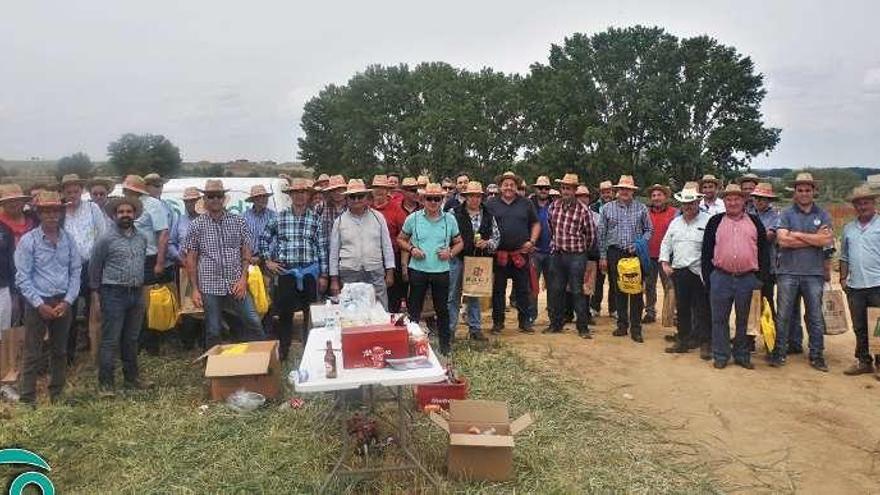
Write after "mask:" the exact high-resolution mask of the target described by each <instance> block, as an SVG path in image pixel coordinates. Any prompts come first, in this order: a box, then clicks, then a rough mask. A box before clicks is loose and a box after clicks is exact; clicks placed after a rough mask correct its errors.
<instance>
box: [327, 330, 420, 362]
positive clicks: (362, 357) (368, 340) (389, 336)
mask: <svg viewBox="0 0 880 495" xmlns="http://www.w3.org/2000/svg"><path fill="white" fill-rule="evenodd" d="M377 347H381V348H382V349H383V350H384V352H385V359H387V358H392V359H402V358H406V357H409V333H407V331H406V327H398V326H394V325H391V324H389V323H385V324H381V325H366V326H361V327H349V328H343V329H342V367H343V368H345V369H352V368H369V367H372V366H373V364H372V363H373V350H374V349H376V348H377Z"/></svg>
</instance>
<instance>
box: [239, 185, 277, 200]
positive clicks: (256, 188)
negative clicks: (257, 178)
mask: <svg viewBox="0 0 880 495" xmlns="http://www.w3.org/2000/svg"><path fill="white" fill-rule="evenodd" d="M271 195H272V193H270V192H269V191H267V190H266V186H264V185H262V184H255V185H253V186H251V193H250V195H249V196H248V197H247V198H245V201H246V202H248V203H253V202H254V198H257V197H259V196H267V197H268V196H271Z"/></svg>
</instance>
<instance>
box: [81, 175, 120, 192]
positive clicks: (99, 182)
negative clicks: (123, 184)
mask: <svg viewBox="0 0 880 495" xmlns="http://www.w3.org/2000/svg"><path fill="white" fill-rule="evenodd" d="M95 186H104V188H105V189H107V190H108V191H112V190H113V188H114V187H116V182H114V181H113V179H111V178H109V177H95V178H94V179H92V180H90V181H89V182H88V183H87V184H86V188H88V189H91V188H93V187H95Z"/></svg>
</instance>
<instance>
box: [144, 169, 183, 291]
mask: <svg viewBox="0 0 880 495" xmlns="http://www.w3.org/2000/svg"><path fill="white" fill-rule="evenodd" d="M167 183H168V179H165V178H163V177H162V176H161V175H159V174H157V173H155V172H154V173H151V174H147V175H145V176H144V184H145V185H146V189H147V192H148V193H150V197H152V198H155V199H156V200H158V201H159V203H158V204H160V205H161V206H162V209H163V210H165V216H166V218H167V220H168V221H167V223H168V227H169V228H174V224H175V223H176V222H177V210H175V209H174V207H173V206H172V204H171V202H170V201H168V200H165V199H162V191H163V190H164V189H165V184H167ZM169 233H170V230H169ZM176 262H177V260H176V259H174V258H172V257H171V256H166V257H165V268H168V267H170V266H172V265H174V264H175V263H176ZM169 276H170V275H169Z"/></svg>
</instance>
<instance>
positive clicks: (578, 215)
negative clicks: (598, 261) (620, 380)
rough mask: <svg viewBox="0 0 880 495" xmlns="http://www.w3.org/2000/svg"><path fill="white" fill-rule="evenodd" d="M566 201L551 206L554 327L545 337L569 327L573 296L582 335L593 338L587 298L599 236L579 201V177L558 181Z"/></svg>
mask: <svg viewBox="0 0 880 495" xmlns="http://www.w3.org/2000/svg"><path fill="white" fill-rule="evenodd" d="M556 182H557V183H558V184H559V186H560V187H559V189H560V192H561V193H562V197H561V198H559V199H557V200H556V201H554V202H553V203H552V204H551V205H550V210H549V214H548V215H549V218H548V224H549V226H550V277H549V287H548V288H547V301H548V306H549V310H550V326H549V327H548V328H547V330H545V331H544V333H560V332H562V327H563V325H564V324H565V300H566V297H565V293H566V292H570V293H571V294H572V299H573V303H574V313H575V316H576V317H577V320H576V325H577V330H578V335H580V336H581V337H582V338H584V339H589V338H590V328H589V326H588V322H589V319H590V314H589V313H588V307H587V299H586V298H585V297H584V296H583V285H584V275H585V273H586V267H587V251H588V250H589V249H590V245H592V243H593V239H594V238H595V236H596V224H595V223H594V222H593V216H592V214H591V213H590V210H589V209H588V208H587V207H586V206H584V205H583V204H581V203H580V202H579V201H577V199H576V198H575V191H576V190H577V187H578V185H579V184H580V181H579V180H578V176H577V175H576V174H565V177H564V178H563V179H561V180H557V181H556Z"/></svg>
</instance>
